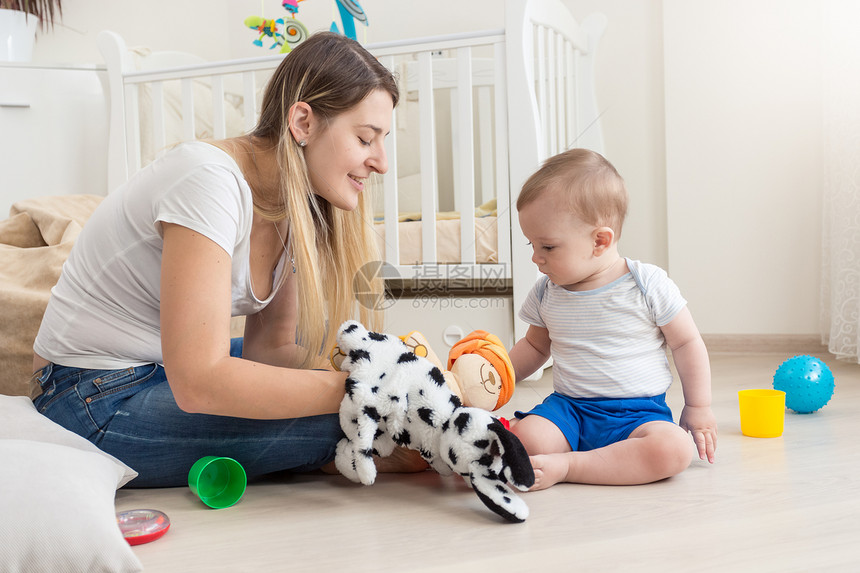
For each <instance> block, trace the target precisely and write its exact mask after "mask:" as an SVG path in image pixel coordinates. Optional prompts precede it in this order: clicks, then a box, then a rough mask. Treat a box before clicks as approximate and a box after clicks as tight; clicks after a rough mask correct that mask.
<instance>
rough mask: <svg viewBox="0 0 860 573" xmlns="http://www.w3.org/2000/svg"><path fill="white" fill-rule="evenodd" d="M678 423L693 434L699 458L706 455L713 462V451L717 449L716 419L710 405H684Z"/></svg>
mask: <svg viewBox="0 0 860 573" xmlns="http://www.w3.org/2000/svg"><path fill="white" fill-rule="evenodd" d="M678 425H679V426H681V427H682V428H683V429H685V430H687V431H688V432H690V433H691V434H692V435H693V441H694V442H696V449H697V450H699V459H700V460H704V459H705V458H706V457H707V459H708V461H709V462H711V463H714V452H715V451H716V449H717V419H716V418H715V417H714V413H713V412H712V411H711V407H710V406H684V410H683V411H682V412H681V419H680V421H679V422H678Z"/></svg>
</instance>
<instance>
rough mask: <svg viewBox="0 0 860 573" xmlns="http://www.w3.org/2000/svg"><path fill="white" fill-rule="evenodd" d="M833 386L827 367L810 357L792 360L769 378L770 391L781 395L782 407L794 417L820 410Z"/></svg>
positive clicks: (804, 356) (796, 357)
mask: <svg viewBox="0 0 860 573" xmlns="http://www.w3.org/2000/svg"><path fill="white" fill-rule="evenodd" d="M835 387H836V385H835V384H834V382H833V373H832V372H831V371H830V368H828V367H827V364H825V363H824V362H822V361H821V360H819V359H818V358H816V357H814V356H807V355H802V356H795V357H794V358H789V359H788V360H786V361H785V362H783V363H782V364H780V365H779V368H777V369H776V374H774V375H773V388H774V390H782V391H783V392H785V405H786V407H787V408H791V409H792V410H794V411H795V412H797V413H798V414H810V413H812V412H815V411H816V410H820V409H821V408H822V407H823V406H824V405H825V404H827V402H829V401H830V398H831V397H833V390H834V388H835Z"/></svg>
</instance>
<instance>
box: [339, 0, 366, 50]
mask: <svg viewBox="0 0 860 573" xmlns="http://www.w3.org/2000/svg"><path fill="white" fill-rule="evenodd" d="M335 4H337V9H338V12H340V22H341V25H342V26H343V35H344V36H346V37H348V38H352V39H353V40H358V38H357V37H356V36H355V22H356V20H357V21H359V22H361V23H362V24H364V25H365V26H367V25H368V22H367V14H365V12H364V8H362V7H361V4H359V3H358V2H356V1H355V0H335ZM331 31H332V32H337V33H338V34H339V33H340V30H338V28H337V23H335V22H332V23H331Z"/></svg>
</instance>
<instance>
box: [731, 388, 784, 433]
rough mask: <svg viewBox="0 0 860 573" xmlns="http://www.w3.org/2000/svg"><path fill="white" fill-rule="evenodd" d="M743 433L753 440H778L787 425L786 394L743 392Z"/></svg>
mask: <svg viewBox="0 0 860 573" xmlns="http://www.w3.org/2000/svg"><path fill="white" fill-rule="evenodd" d="M738 405H739V406H740V411H741V433H742V434H743V435H744V436H750V437H752V438H778V437H779V436H781V435H782V430H783V426H784V424H785V392H783V391H781V390H741V391H739V392H738Z"/></svg>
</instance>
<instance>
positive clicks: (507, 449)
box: [470, 418, 535, 523]
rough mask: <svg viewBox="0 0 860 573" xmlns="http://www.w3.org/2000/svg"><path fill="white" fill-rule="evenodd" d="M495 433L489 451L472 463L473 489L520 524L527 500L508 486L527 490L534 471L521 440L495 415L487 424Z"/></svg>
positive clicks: (489, 506)
mask: <svg viewBox="0 0 860 573" xmlns="http://www.w3.org/2000/svg"><path fill="white" fill-rule="evenodd" d="M487 430H488V433H489V435H490V436H492V443H491V444H490V446H489V453H488V454H487V455H485V456H483V457H482V458H481V459H479V460H476V461H475V462H472V464H470V465H471V468H472V472H471V475H470V478H471V482H472V488H473V489H474V490H475V493H476V494H477V495H478V497H479V498H480V499H481V501H482V502H484V505H486V506H487V507H488V508H490V509H491V510H492V511H494V512H495V513H496V514H498V515H500V516H502V517H504V518H505V519H507V520H508V521H511V522H513V523H521V522H523V521H525V520H526V518H527V517H528V515H529V508H528V506H527V505H526V503H525V502H524V501H523V500H522V499H520V497H519V496H517V494H516V493H514V491H513V490H512V489H511V488H510V486H509V485H508V481H510V482H511V484H512V485H514V486H516V487H517V488H519V489H521V490H527V489H528V488H529V487H531V486H532V485H533V484H534V480H535V474H534V470H533V469H532V466H531V463H530V462H529V456H528V454H527V453H526V449H525V447H523V445H522V443H520V441H519V439H518V438H517V437H516V436H515V435H514V434H513V433H511V432H510V431H509V430H507V429H505V427H504V426H502V424H501V422H499V421H498V420H496V419H495V418H493V421H492V422H490V423H489V424H488V425H487Z"/></svg>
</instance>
